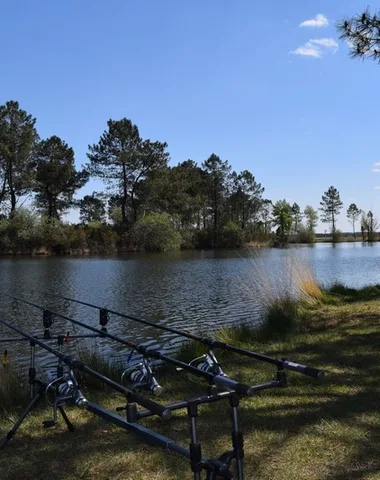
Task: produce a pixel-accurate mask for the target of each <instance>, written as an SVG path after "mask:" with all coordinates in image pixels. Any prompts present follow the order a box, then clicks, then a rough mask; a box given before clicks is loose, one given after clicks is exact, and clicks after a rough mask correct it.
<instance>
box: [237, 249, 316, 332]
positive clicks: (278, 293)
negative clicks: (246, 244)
mask: <svg viewBox="0 0 380 480" xmlns="http://www.w3.org/2000/svg"><path fill="white" fill-rule="evenodd" d="M247 261H248V262H249V268H248V270H249V274H248V275H247V276H246V278H245V279H244V281H243V288H244V290H245V292H246V294H248V295H249V296H250V297H251V298H252V297H253V298H254V300H255V302H257V303H258V304H259V306H260V309H261V314H262V319H261V323H260V324H259V325H258V326H257V329H256V335H257V337H259V339H262V340H266V339H269V338H273V337H282V336H284V335H286V334H288V333H289V332H291V331H294V329H295V328H296V327H297V326H299V324H300V321H302V320H303V319H304V318H305V315H304V314H303V312H302V308H303V307H304V306H305V305H312V304H316V303H320V302H321V301H322V300H323V296H324V294H323V292H322V289H321V288H320V286H319V285H318V283H317V280H316V275H315V272H314V270H313V267H312V264H311V260H310V256H309V255H307V252H305V251H304V250H303V249H292V250H287V251H284V252H283V255H282V256H281V257H280V258H279V259H276V261H273V259H270V258H268V257H265V256H263V255H259V254H257V253H255V252H254V253H253V254H252V255H251V256H250V257H249V258H248V260H247Z"/></svg>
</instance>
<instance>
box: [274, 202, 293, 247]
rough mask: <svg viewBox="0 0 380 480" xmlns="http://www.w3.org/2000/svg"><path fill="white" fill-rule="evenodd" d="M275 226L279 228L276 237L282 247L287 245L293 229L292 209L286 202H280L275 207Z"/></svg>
mask: <svg viewBox="0 0 380 480" xmlns="http://www.w3.org/2000/svg"><path fill="white" fill-rule="evenodd" d="M272 215H273V225H274V226H275V227H277V230H276V236H277V240H278V242H279V243H280V244H281V245H286V244H287V242H288V236H289V234H290V230H291V228H292V223H293V216H292V207H291V205H290V204H289V203H288V202H287V201H286V200H279V201H278V202H276V203H275V204H274V206H273V213H272Z"/></svg>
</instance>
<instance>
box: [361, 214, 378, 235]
mask: <svg viewBox="0 0 380 480" xmlns="http://www.w3.org/2000/svg"><path fill="white" fill-rule="evenodd" d="M361 227H362V234H363V240H364V234H366V237H367V238H366V240H367V241H368V242H373V241H374V240H376V230H377V228H378V227H379V222H378V220H377V219H376V218H375V216H374V215H373V212H371V210H370V211H369V212H368V213H367V214H364V213H363V215H362V224H361Z"/></svg>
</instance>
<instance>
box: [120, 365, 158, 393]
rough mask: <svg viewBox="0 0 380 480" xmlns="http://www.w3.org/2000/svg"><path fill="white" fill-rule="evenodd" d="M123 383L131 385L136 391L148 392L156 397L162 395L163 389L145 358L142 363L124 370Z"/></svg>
mask: <svg viewBox="0 0 380 480" xmlns="http://www.w3.org/2000/svg"><path fill="white" fill-rule="evenodd" d="M121 383H122V385H130V386H131V387H132V388H133V389H134V390H148V391H150V392H151V393H152V394H153V395H155V396H159V395H161V393H162V387H161V385H160V384H159V383H158V381H157V379H156V377H155V376H154V373H153V370H152V368H151V367H150V365H149V363H148V361H147V360H146V359H145V358H144V359H143V361H142V362H140V363H137V364H136V365H132V366H131V367H129V368H127V369H126V370H124V372H123V374H122V376H121Z"/></svg>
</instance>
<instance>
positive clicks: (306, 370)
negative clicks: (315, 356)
mask: <svg viewBox="0 0 380 480" xmlns="http://www.w3.org/2000/svg"><path fill="white" fill-rule="evenodd" d="M32 292H35V293H39V294H41V295H47V296H50V297H55V298H60V299H62V300H66V301H68V302H73V303H77V304H80V305H84V306H86V307H90V308H95V309H97V310H99V311H103V312H104V311H107V312H108V313H111V314H113V315H117V316H119V317H122V318H126V319H127V320H132V321H134V322H138V323H141V324H143V325H147V326H149V327H153V328H157V329H159V330H163V331H165V332H169V333H174V334H175V335H179V336H181V337H185V338H188V339H190V340H194V341H196V342H200V343H203V344H204V345H207V346H208V347H209V348H212V349H213V348H219V349H221V350H228V351H230V352H234V353H238V354H239V355H244V356H246V357H250V358H254V359H255V360H261V361H263V362H267V363H271V364H272V365H276V366H277V368H279V369H283V368H286V369H287V370H292V371H294V372H297V373H302V374H304V375H307V376H309V377H312V378H318V379H321V378H323V376H324V371H323V370H319V369H317V368H312V367H308V366H306V365H301V364H299V363H294V362H291V361H289V360H286V359H276V358H273V357H269V356H267V355H264V354H262V353H256V352H251V351H250V350H246V349H244V348H239V347H235V346H234V345H230V344H229V343H224V342H220V341H219V340H216V339H213V338H207V337H200V336H199V335H194V334H193V333H188V332H183V331H182V330H178V329H176V328H172V327H167V326H165V325H159V324H156V323H153V322H150V321H149V320H144V319H141V318H136V317H133V316H131V315H126V314H124V313H120V312H117V311H115V310H111V309H109V308H103V307H99V306H98V305H94V304H92V303H88V302H83V301H82V300H76V299H74V298H70V297H65V296H63V295H57V294H54V293H45V292H39V291H37V290H32ZM6 295H7V294H6ZM8 296H10V297H11V298H13V297H12V296H11V295H8Z"/></svg>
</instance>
